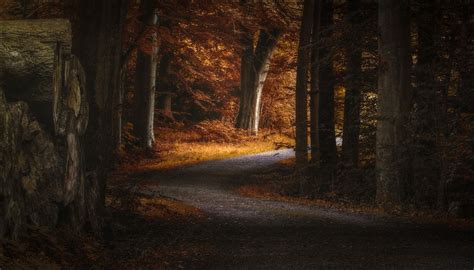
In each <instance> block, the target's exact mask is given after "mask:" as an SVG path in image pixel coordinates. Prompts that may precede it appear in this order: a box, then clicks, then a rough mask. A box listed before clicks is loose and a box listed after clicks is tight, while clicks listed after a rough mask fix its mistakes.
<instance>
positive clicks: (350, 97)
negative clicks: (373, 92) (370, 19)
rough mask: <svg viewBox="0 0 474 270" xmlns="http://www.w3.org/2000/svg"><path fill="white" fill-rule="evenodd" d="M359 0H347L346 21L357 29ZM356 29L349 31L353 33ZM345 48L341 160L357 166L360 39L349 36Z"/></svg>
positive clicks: (360, 75) (359, 10) (359, 19)
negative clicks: (345, 68)
mask: <svg viewBox="0 0 474 270" xmlns="http://www.w3.org/2000/svg"><path fill="white" fill-rule="evenodd" d="M360 4H361V3H360V0H348V1H347V15H346V16H347V22H348V23H349V25H350V27H351V28H352V29H357V26H359V25H360V23H361V21H362V13H361V7H360ZM354 32H356V31H350V32H349V33H350V34H353V33H354ZM351 37H352V38H351V39H350V43H348V45H347V48H346V55H347V74H346V93H345V97H344V126H343V133H342V138H343V140H342V160H343V162H344V164H345V165H346V166H350V167H357V163H358V161H359V132H360V101H361V87H362V39H361V38H359V37H355V36H351Z"/></svg>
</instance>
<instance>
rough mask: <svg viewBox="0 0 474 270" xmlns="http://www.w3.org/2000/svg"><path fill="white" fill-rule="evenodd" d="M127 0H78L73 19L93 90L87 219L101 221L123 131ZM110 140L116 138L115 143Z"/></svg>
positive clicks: (91, 222) (79, 51)
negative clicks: (122, 72) (119, 102)
mask: <svg viewBox="0 0 474 270" xmlns="http://www.w3.org/2000/svg"><path fill="white" fill-rule="evenodd" d="M127 6H128V1H127V0H103V1H95V0H80V1H79V0H77V1H76V2H75V10H77V11H78V18H77V21H75V22H73V52H74V54H75V55H77V56H78V57H79V59H80V61H81V63H82V64H83V66H84V70H85V74H86V87H87V92H88V93H89V95H88V98H89V104H90V114H89V115H90V117H89V125H88V128H87V131H86V138H85V145H86V147H85V152H86V156H85V165H86V176H87V178H88V180H87V181H86V183H87V185H90V186H91V187H90V188H91V189H94V190H95V192H92V193H91V194H90V197H88V198H86V204H87V206H88V209H87V216H88V220H87V223H88V224H89V225H90V226H91V227H93V228H99V227H100V226H101V222H100V220H101V219H100V217H101V216H103V213H104V210H105V189H106V178H107V173H108V170H109V168H110V166H111V164H112V162H113V154H114V152H115V150H116V148H117V145H116V142H117V141H118V140H116V139H115V138H117V137H118V135H119V134H120V132H121V130H118V129H117V127H118V126H119V125H117V124H116V122H117V121H118V119H117V117H116V116H117V115H118V114H117V112H116V110H118V109H119V108H117V107H116V105H117V104H116V100H118V99H117V95H120V93H119V91H120V90H121V88H120V85H121V83H120V79H121V76H120V66H121V54H122V46H121V45H122V36H121V34H122V28H123V25H124V20H125V16H126V9H127ZM111 141H112V143H111Z"/></svg>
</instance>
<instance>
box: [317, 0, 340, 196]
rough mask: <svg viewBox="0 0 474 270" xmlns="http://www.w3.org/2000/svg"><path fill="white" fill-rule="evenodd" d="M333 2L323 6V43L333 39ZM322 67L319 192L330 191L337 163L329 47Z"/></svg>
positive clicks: (328, 0)
mask: <svg viewBox="0 0 474 270" xmlns="http://www.w3.org/2000/svg"><path fill="white" fill-rule="evenodd" d="M332 26H333V2H332V0H324V1H323V3H322V17H321V29H322V31H323V33H322V34H321V36H322V38H323V39H324V40H326V41H327V40H329V39H330V38H331V37H332ZM319 55H320V58H321V65H320V71H319V141H320V158H321V173H320V184H321V186H320V192H322V193H324V192H327V191H329V190H330V189H331V186H332V184H333V182H334V177H335V169H336V162H337V151H336V132H335V127H334V71H333V66H332V64H333V63H332V52H331V51H330V49H329V47H328V45H327V44H325V45H324V46H323V48H321V50H320V54H319Z"/></svg>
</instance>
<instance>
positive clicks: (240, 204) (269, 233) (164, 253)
mask: <svg viewBox="0 0 474 270" xmlns="http://www.w3.org/2000/svg"><path fill="white" fill-rule="evenodd" d="M292 155H293V152H292V150H277V151H270V152H265V153H261V154H252V155H246V156H241V157H235V158H228V159H222V160H215V161H207V162H202V163H199V164H194V165H189V166H184V167H180V168H175V169H170V170H161V171H160V170H151V171H149V172H148V173H144V172H140V173H137V174H135V175H129V177H131V178H134V179H135V180H136V181H135V183H136V184H135V185H131V186H130V189H129V190H127V191H126V192H124V191H123V189H117V190H116V191H115V193H114V192H112V197H111V198H115V200H112V199H111V200H110V201H109V204H110V205H111V209H113V214H112V219H113V220H112V222H111V224H112V225H111V227H110V228H109V234H110V235H109V236H108V238H107V239H106V240H107V241H106V250H107V251H106V253H107V256H106V257H107V258H109V259H108V261H106V262H104V263H105V264H106V265H108V266H109V267H110V268H111V269H315V268H317V269H472V268H473V267H474V257H473V256H472V254H474V231H473V230H472V229H468V228H460V227H455V228H453V227H449V226H447V225H443V224H432V223H423V222H414V221H411V220H407V219H400V218H395V217H389V216H385V215H377V214H374V213H362V212H351V211H346V210H344V209H342V210H341V209H331V208H327V207H324V206H321V205H317V204H302V203H298V202H291V201H284V200H275V199H274V198H262V197H256V196H244V194H243V193H242V189H241V187H242V186H246V185H248V184H252V183H253V182H252V181H253V180H252V176H253V175H255V174H258V173H261V172H262V171H265V170H269V169H272V166H274V164H276V163H278V162H279V161H282V160H285V159H288V158H289V157H291V156H292ZM112 190H114V189H113V188H112ZM130 191H132V192H130ZM121 192H123V193H121ZM114 194H115V195H114ZM127 194H128V195H127ZM130 194H133V195H130ZM245 195H248V194H245ZM131 207H132V208H133V209H134V210H133V211H130V208H131Z"/></svg>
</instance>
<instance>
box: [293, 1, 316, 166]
mask: <svg viewBox="0 0 474 270" xmlns="http://www.w3.org/2000/svg"><path fill="white" fill-rule="evenodd" d="M314 5H315V1H314V0H305V1H304V6H303V16H302V17H301V30H300V40H299V44H298V63H297V68H296V123H295V124H296V147H295V152H296V163H297V164H299V165H303V164H306V163H307V162H308V71H309V64H310V53H311V47H310V43H311V32H312V28H313V13H314Z"/></svg>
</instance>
